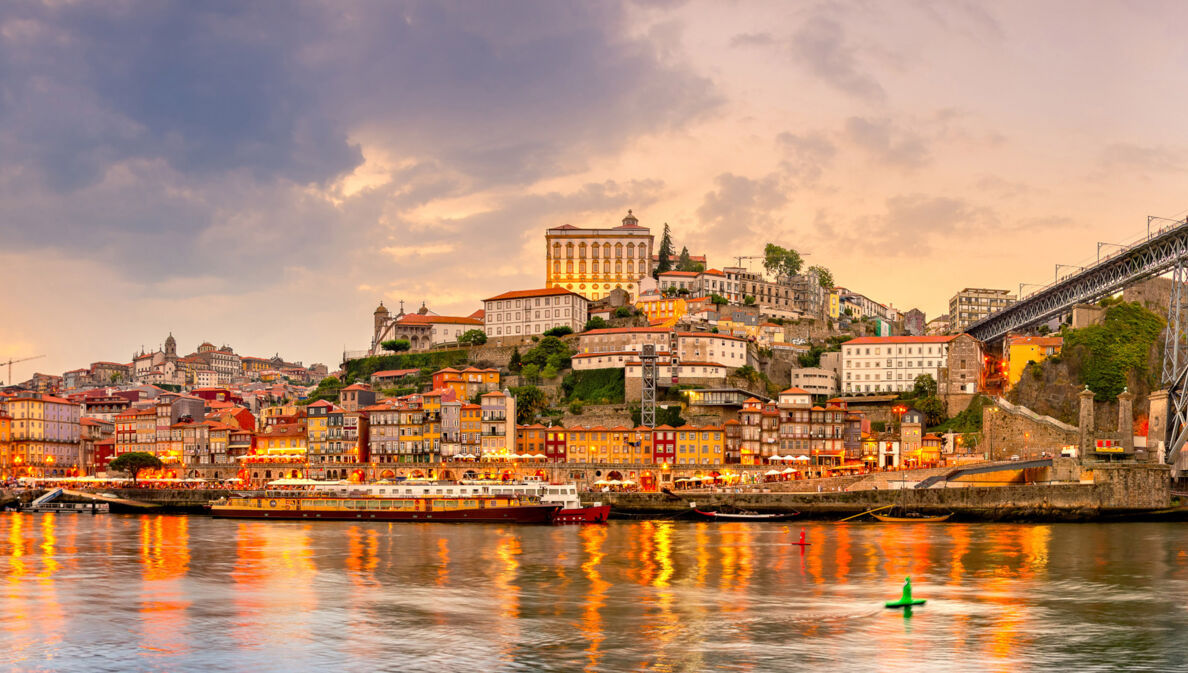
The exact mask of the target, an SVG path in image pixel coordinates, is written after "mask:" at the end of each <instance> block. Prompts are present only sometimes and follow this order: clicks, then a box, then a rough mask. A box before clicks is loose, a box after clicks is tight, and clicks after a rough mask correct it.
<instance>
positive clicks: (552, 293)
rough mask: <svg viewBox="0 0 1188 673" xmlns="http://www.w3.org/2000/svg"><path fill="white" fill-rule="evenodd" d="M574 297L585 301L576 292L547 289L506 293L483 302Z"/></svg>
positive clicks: (556, 288) (561, 288) (559, 288)
mask: <svg viewBox="0 0 1188 673" xmlns="http://www.w3.org/2000/svg"><path fill="white" fill-rule="evenodd" d="M570 294H571V295H573V296H575V297H580V298H581V299H585V297H582V295H580V294H578V293H576V292H570V291H569V290H566V289H565V288H563V287H545V288H541V289H539V290H512V291H511V292H504V293H503V294H497V295H495V296H494V297H488V298H487V299H484V300H483V301H498V300H500V299H523V298H524V297H558V296H563V295H570Z"/></svg>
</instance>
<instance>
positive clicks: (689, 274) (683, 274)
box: [660, 271, 701, 278]
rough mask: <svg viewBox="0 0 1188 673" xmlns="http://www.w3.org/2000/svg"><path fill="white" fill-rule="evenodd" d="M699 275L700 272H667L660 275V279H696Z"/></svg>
mask: <svg viewBox="0 0 1188 673" xmlns="http://www.w3.org/2000/svg"><path fill="white" fill-rule="evenodd" d="M699 275H701V274H700V272H698V271H665V272H664V273H662V274H660V277H661V278H663V277H664V276H675V277H678V278H696V277H697V276H699Z"/></svg>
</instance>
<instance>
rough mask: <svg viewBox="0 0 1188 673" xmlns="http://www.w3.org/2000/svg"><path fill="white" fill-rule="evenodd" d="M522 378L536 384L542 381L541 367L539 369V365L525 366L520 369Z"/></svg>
mask: <svg viewBox="0 0 1188 673" xmlns="http://www.w3.org/2000/svg"><path fill="white" fill-rule="evenodd" d="M520 376H521V377H522V378H523V379H524V380H525V381H530V382H532V383H536V382H537V381H539V380H540V367H538V366H537V365H524V366H523V367H522V368H521V369H520Z"/></svg>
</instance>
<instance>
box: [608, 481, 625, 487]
mask: <svg viewBox="0 0 1188 673" xmlns="http://www.w3.org/2000/svg"><path fill="white" fill-rule="evenodd" d="M606 485H607V486H622V485H623V482H621V481H619V480H618V479H611V480H610V481H608V482H606Z"/></svg>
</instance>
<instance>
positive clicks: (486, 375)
mask: <svg viewBox="0 0 1188 673" xmlns="http://www.w3.org/2000/svg"><path fill="white" fill-rule="evenodd" d="M414 371H416V370H414ZM443 389H448V390H452V391H453V392H454V395H455V396H456V397H457V398H458V399H459V400H473V399H474V396H475V395H478V394H479V393H489V392H491V391H493V390H499V370H498V369H490V368H488V369H479V368H478V367H467V368H465V369H455V368H453V367H446V368H445V369H439V370H438V371H436V372H433V390H443Z"/></svg>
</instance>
